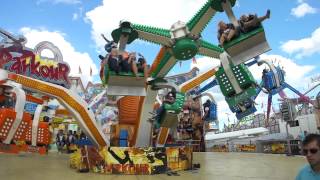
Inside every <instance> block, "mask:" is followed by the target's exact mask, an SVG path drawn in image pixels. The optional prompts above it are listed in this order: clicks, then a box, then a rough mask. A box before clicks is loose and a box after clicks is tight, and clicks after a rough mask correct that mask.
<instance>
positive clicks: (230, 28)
mask: <svg viewBox="0 0 320 180" xmlns="http://www.w3.org/2000/svg"><path fill="white" fill-rule="evenodd" d="M238 35H239V30H238V29H236V28H235V27H234V25H233V24H232V23H228V24H226V23H224V22H223V21H220V22H219V23H218V40H219V45H220V46H223V45H224V43H225V42H228V41H230V40H232V39H233V38H235V37H237V36H238Z"/></svg>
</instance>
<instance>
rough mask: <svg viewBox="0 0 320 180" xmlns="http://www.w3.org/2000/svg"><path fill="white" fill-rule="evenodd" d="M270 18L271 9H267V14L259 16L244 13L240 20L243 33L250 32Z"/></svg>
mask: <svg viewBox="0 0 320 180" xmlns="http://www.w3.org/2000/svg"><path fill="white" fill-rule="evenodd" d="M269 18H270V10H269V9H268V10H267V13H266V15H264V16H262V17H258V16H257V15H256V14H255V15H253V14H249V15H242V16H241V17H240V20H239V24H240V29H241V31H242V32H243V33H247V32H250V31H252V30H254V29H255V28H257V27H259V26H260V24H261V22H262V21H264V20H266V19H269Z"/></svg>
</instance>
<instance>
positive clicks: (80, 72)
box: [79, 66, 82, 74]
mask: <svg viewBox="0 0 320 180" xmlns="http://www.w3.org/2000/svg"><path fill="white" fill-rule="evenodd" d="M79 74H82V71H81V67H80V66H79Z"/></svg>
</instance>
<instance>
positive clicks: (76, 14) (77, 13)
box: [72, 7, 83, 21]
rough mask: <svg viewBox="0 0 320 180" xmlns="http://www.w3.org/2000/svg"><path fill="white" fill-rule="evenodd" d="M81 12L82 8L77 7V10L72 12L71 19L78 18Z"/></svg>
mask: <svg viewBox="0 0 320 180" xmlns="http://www.w3.org/2000/svg"><path fill="white" fill-rule="evenodd" d="M82 14H83V8H82V7H79V8H78V12H75V13H73V14H72V20H73V21H75V20H78V19H79V18H81V17H82Z"/></svg>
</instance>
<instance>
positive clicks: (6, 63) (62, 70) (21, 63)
mask: <svg viewBox="0 0 320 180" xmlns="http://www.w3.org/2000/svg"><path fill="white" fill-rule="evenodd" d="M0 36H2V37H3V38H4V40H2V41H1V43H0V68H2V69H5V70H7V71H10V72H13V73H16V74H21V75H25V76H28V77H32V78H35V79H39V80H43V81H46V82H50V83H53V84H58V85H61V86H64V87H66V88H69V87H70V83H69V79H68V74H69V72H70V67H69V65H68V64H67V63H65V62H63V61H62V54H61V52H60V50H59V49H58V48H57V47H56V46H54V45H53V44H52V43H51V42H48V41H44V42H40V43H39V44H38V45H37V46H36V47H35V49H34V50H32V49H30V48H27V47H25V46H24V44H25V42H26V38H25V37H19V38H16V37H14V36H13V35H11V34H9V33H8V32H6V31H4V30H2V29H0ZM44 49H48V50H50V51H51V52H52V53H53V54H54V58H47V57H42V56H41V52H42V51H43V50H44Z"/></svg>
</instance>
